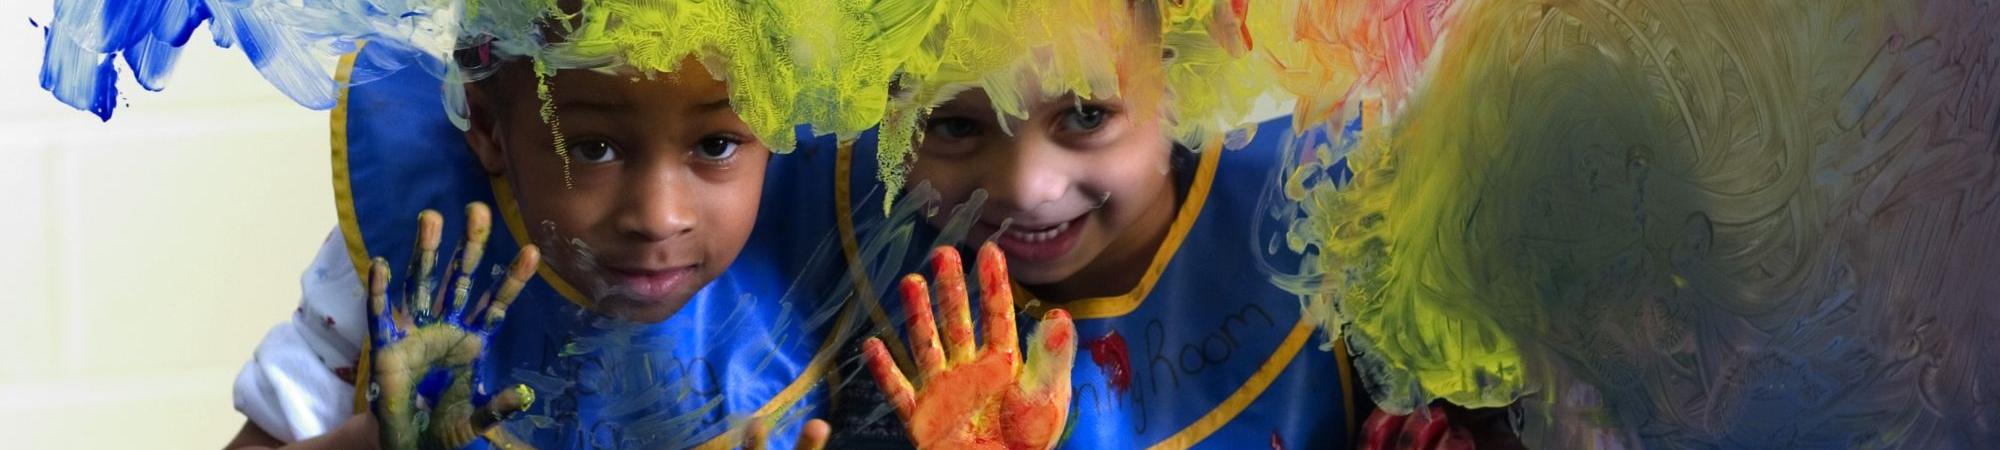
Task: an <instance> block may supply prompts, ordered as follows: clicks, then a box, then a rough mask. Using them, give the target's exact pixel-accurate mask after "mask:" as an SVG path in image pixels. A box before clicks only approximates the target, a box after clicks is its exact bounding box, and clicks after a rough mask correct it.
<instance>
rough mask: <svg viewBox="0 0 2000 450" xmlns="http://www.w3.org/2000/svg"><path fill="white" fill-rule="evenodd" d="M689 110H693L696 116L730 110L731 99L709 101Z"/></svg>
mask: <svg viewBox="0 0 2000 450" xmlns="http://www.w3.org/2000/svg"><path fill="white" fill-rule="evenodd" d="M689 109H690V110H692V111H693V112H694V113H695V114H708V113H712V112H717V111H723V110H729V109H730V105H729V97H722V98H718V99H715V100H709V101H707V102H703V103H701V104H697V105H694V107H692V108H689Z"/></svg>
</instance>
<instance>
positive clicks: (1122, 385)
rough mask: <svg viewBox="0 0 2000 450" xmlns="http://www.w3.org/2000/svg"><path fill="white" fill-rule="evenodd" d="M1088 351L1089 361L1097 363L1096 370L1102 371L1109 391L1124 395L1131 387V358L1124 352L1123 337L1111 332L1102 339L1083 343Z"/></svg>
mask: <svg viewBox="0 0 2000 450" xmlns="http://www.w3.org/2000/svg"><path fill="white" fill-rule="evenodd" d="M1083 347H1084V348H1086V349H1089V350H1090V360H1091V361H1095V362H1097V369H1098V370H1101V371H1104V379H1105V381H1106V382H1108V383H1110V384H1111V389H1112V390H1113V391H1117V392H1118V393H1121V394H1122V393H1125V391H1126V390H1128V389H1130V388H1131V387H1132V357H1131V355H1130V354H1129V353H1127V352H1126V351H1125V337H1124V336H1120V335H1118V332H1117V331H1112V332H1111V333H1110V334H1106V335H1104V337H1101V338H1097V339H1091V340H1090V341H1089V342H1084V343H1083Z"/></svg>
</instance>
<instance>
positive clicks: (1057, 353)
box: [1021, 309, 1076, 404]
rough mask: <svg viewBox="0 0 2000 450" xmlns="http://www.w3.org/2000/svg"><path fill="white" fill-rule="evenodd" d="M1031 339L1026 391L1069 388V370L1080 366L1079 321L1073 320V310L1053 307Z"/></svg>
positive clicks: (1044, 315)
mask: <svg viewBox="0 0 2000 450" xmlns="http://www.w3.org/2000/svg"><path fill="white" fill-rule="evenodd" d="M1028 342H1029V343H1030V344H1029V347H1028V353H1029V355H1028V360H1027V365H1026V368H1027V370H1023V371H1021V377H1022V384H1023V386H1022V387H1023V388H1024V389H1026V390H1042V389H1049V388H1056V387H1062V388H1067V387H1069V371H1070V369H1071V368H1073V367H1075V365H1076V324H1075V323H1074V322H1073V321H1071V320H1070V317H1069V311H1063V310H1061V309H1051V310H1049V312H1048V313H1046V314H1043V315H1042V321H1041V322H1040V323H1037V324H1035V333H1034V334H1033V335H1030V336H1028ZM1065 404H1067V403H1065Z"/></svg>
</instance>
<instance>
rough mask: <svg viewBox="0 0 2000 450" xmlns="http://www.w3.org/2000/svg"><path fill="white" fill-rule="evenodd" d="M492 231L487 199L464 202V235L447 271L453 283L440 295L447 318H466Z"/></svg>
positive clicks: (440, 305) (440, 302)
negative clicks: (473, 288)
mask: <svg viewBox="0 0 2000 450" xmlns="http://www.w3.org/2000/svg"><path fill="white" fill-rule="evenodd" d="M492 232H493V213H492V212H491V211H489V210H488V209H487V208H486V204H485V203H480V202H472V203H470V204H467V205H465V238H464V239H463V240H461V241H459V244H458V251H456V252H453V255H452V259H451V264H450V265H448V266H446V267H450V269H449V270H447V271H445V276H447V277H449V278H446V279H447V280H450V281H449V282H450V283H451V285H450V286H447V288H446V289H445V290H444V292H443V293H442V295H440V296H439V297H438V304H437V305H436V306H437V310H438V311H439V312H441V313H442V314H445V318H446V319H447V320H451V321H452V322H460V321H462V320H464V317H465V315H466V309H467V308H469V307H471V306H472V303H473V302H472V299H471V297H472V278H473V275H475V274H477V273H478V272H479V263H480V261H481V260H482V259H483V258H484V257H485V255H486V238H487V236H488V235H490V234H492Z"/></svg>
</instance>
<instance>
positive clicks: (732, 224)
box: [466, 62, 771, 322]
mask: <svg viewBox="0 0 2000 450" xmlns="http://www.w3.org/2000/svg"><path fill="white" fill-rule="evenodd" d="M504 70H512V71H514V72H512V73H504V72H503V73H499V74H495V76H494V77H493V79H490V80H488V81H482V82H481V83H480V84H479V85H476V86H475V88H474V89H468V93H467V99H468V101H469V103H470V104H471V107H472V111H473V113H472V127H471V129H470V130H468V131H467V132H466V136H467V140H468V141H469V142H470V143H471V144H472V148H473V149H474V152H475V153H478V155H479V158H480V161H481V163H482V164H484V165H485V166H486V168H487V170H488V171H489V172H492V173H495V174H501V175H504V176H506V177H507V179H508V181H509V182H510V183H511V185H512V186H513V190H514V198H515V199H516V201H517V202H518V205H519V206H520V211H521V216H522V219H523V220H524V221H525V223H526V225H527V226H528V228H529V230H528V233H529V235H530V236H531V237H532V238H533V239H534V241H535V243H536V244H537V245H540V246H541V247H542V252H543V254H544V255H546V256H544V257H543V260H544V261H547V263H548V264H549V265H550V266H551V267H552V268H554V269H555V271H556V273H558V274H560V275H561V276H562V278H563V279H564V280H565V281H568V282H570V283H571V284H573V285H575V286H576V288H577V289H579V290H581V291H583V293H584V294H585V295H587V296H589V297H591V299H592V300H594V303H595V309H596V310H597V311H598V312H599V313H603V314H606V315H610V316H614V317H620V318H624V319H628V320H634V321H641V322H658V321H661V320H665V319H666V318H667V317H669V316H672V315H673V313H674V312H675V311H678V310H679V309H680V307H681V306H682V305H684V304H686V303H687V300H688V298H689V297H691V296H693V295H694V293H695V291H697V290H699V289H701V287H702V286H705V285H707V284H708V283H709V282H710V281H713V280H714V279H715V277H716V276H717V275H719V274H721V273H722V271H723V270H724V269H726V268H727V267H729V264H730V262H731V261H733V260H735V259H736V255H737V253H738V252H739V251H740V250H742V248H743V244H744V242H745V240H746V239H748V238H749V235H750V229H751V227H752V225H753V224H754V222H755V221H756V217H757V202H758V197H759V195H761V193H762V192H761V191H762V188H763V182H764V166H765V164H766V163H767V162H769V159H770V156H771V155H770V151H769V150H768V149H767V148H765V147H764V145H763V144H762V143H760V142H759V141H757V139H756V138H755V137H754V136H753V135H752V134H751V132H750V128H749V126H748V125H746V124H744V123H743V121H742V120H741V119H739V118H738V117H737V116H736V113H735V112H734V111H733V110H731V109H730V105H729V101H728V94H727V91H726V87H725V86H724V85H723V84H722V83H720V82H717V81H715V80H712V79H710V78H709V77H708V76H707V75H706V73H707V72H706V70H705V69H703V68H702V67H701V66H700V65H699V64H694V63H692V62H690V63H689V64H686V65H684V66H683V69H682V70H681V71H679V72H676V75H674V76H663V77H659V78H658V79H654V80H643V79H641V80H638V81H635V80H634V77H632V76H629V75H611V74H604V73H597V72H591V71H583V70H570V71H563V72H561V73H560V74H559V75H557V76H555V77H551V78H549V84H550V86H549V87H550V94H551V96H552V99H553V103H554V105H555V111H556V113H555V123H556V124H557V127H558V129H559V130H560V131H561V133H562V136H563V138H564V140H565V142H566V144H567V150H568V152H569V164H570V166H569V170H568V171H569V176H570V180H569V183H568V186H565V180H564V169H563V164H564V163H563V159H562V158H561V157H559V156H557V154H556V149H555V146H554V139H553V137H552V136H553V135H552V134H551V133H550V127H549V124H548V123H547V122H544V121H543V119H542V117H541V115H540V112H539V107H540V105H541V101H540V100H539V99H537V97H536V94H535V82H534V75H533V74H532V73H531V72H529V71H527V70H525V69H522V68H518V67H511V68H507V69H503V71H504Z"/></svg>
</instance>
